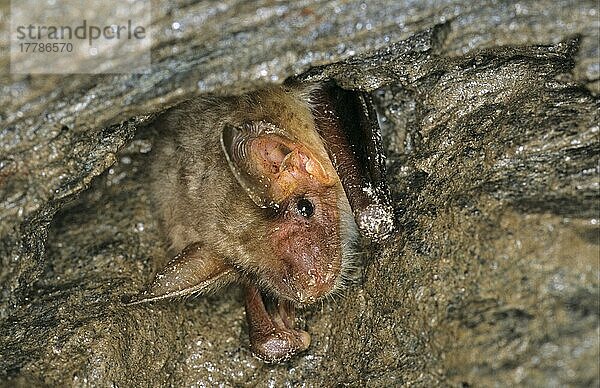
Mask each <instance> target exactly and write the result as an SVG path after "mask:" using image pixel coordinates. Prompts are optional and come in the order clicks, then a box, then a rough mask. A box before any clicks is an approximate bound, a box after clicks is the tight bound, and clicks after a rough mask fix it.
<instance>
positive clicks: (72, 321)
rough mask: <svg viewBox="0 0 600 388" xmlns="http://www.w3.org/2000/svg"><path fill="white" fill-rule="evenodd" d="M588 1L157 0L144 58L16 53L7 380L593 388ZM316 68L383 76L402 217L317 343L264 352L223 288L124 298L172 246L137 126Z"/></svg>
mask: <svg viewBox="0 0 600 388" xmlns="http://www.w3.org/2000/svg"><path fill="white" fill-rule="evenodd" d="M565 10H568V12H567V11H565ZM598 12H599V10H598V8H597V4H596V3H595V2H566V1H563V2H550V1H540V2H535V3H533V2H532V3H512V4H504V3H501V4H498V3H496V2H483V3H477V4H472V5H471V3H468V2H464V1H462V2H461V1H441V2H440V1H435V2H434V1H431V2H422V3H418V4H415V3H414V2H402V1H400V2H396V1H379V2H368V3H361V2H355V1H349V2H342V1H339V2H338V1H333V2H302V3H294V5H292V4H289V5H281V4H279V5H274V4H273V3H271V2H266V1H265V2H253V3H252V4H249V3H248V4H244V3H243V2H239V1H220V2H211V3H204V2H195V1H183V0H181V1H178V2H171V4H170V5H164V4H159V3H158V2H157V3H155V6H154V8H153V17H154V21H155V26H154V28H155V43H154V50H153V67H152V71H151V72H150V73H149V74H142V75H103V76H97V75H95V76H86V75H77V76H75V75H72V76H67V77H59V76H25V77H23V76H14V75H10V74H8V71H7V70H6V72H4V73H3V75H1V76H0V89H1V90H2V92H1V93H0V103H1V105H0V106H2V108H1V110H0V122H1V124H2V125H1V126H0V204H1V206H0V220H1V222H0V258H1V260H2V269H1V270H0V285H1V289H2V297H1V299H0V371H1V374H0V378H1V379H2V381H3V382H4V384H6V385H15V384H18V385H24V386H29V385H53V386H63V385H74V386H87V385H93V386H95V385H102V386H104V385H112V384H115V385H119V386H148V385H162V386H168V385H173V386H189V385H197V386H212V385H219V384H220V385H224V386H234V385H236V386H237V385H259V386H266V385H274V386H292V385H296V384H300V383H304V384H305V385H307V386H332V385H337V384H347V385H351V386H365V385H366V386H397V385H400V384H403V385H418V386H432V385H447V384H451V385H458V386H460V385H465V384H467V385H477V386H492V385H514V384H519V385H526V386H532V385H550V386H561V385H572V386H590V385H592V386H593V385H598V384H599V383H600V378H599V375H598V373H599V371H598V364H597V360H598V355H599V340H598V318H599V308H600V306H599V285H598V275H599V273H600V272H599V270H600V268H599V259H600V258H599V247H598V244H599V231H598V223H599V222H600V214H598V212H599V208H598V203H599V196H598V189H599V178H598V172H599V171H598V155H599V154H600V152H599V151H600V145H599V142H598V136H599V133H598V132H599V128H598V108H599V100H598V97H597V93H598V91H599V89H600V86H599V81H598V79H599V77H598V74H599V73H600V65H599V63H598V54H599V49H598V29H597V19H598ZM8 22H9V19H8V6H7V5H6V4H4V3H3V4H2V5H0V23H4V24H7V23H8ZM174 22H177V23H178V24H174ZM440 23H442V24H440ZM444 23H445V24H444ZM176 25H177V26H178V28H175V26H176ZM434 26H435V27H434ZM2 30H5V29H4V28H3V29H2ZM420 31H424V32H420ZM415 34H417V35H415ZM413 35H414V36H413ZM411 36H413V37H411ZM409 37H411V38H409ZM7 39H8V37H7V36H5V35H2V36H0V46H1V47H2V53H3V54H2V56H1V57H0V66H2V67H3V68H5V69H8V57H7V55H6V54H7V47H8V42H7ZM406 39H407V40H406ZM503 46H504V47H503ZM311 66H312V67H314V68H313V69H312V70H310V71H309V73H306V75H305V76H304V77H307V78H312V79H319V78H322V77H325V76H326V77H331V78H334V79H335V80H336V81H337V82H338V83H339V84H341V85H343V86H345V87H351V88H357V89H361V90H367V91H370V92H372V93H373V95H374V97H375V100H376V103H377V108H378V111H379V114H380V122H381V126H382V130H383V134H384V142H385V144H386V147H387V151H388V175H389V180H390V185H391V188H392V191H393V196H394V203H395V206H396V215H397V220H398V224H399V225H400V226H401V228H399V230H398V232H397V234H396V235H394V236H393V237H392V238H391V239H390V240H389V241H387V242H386V243H385V244H382V245H379V246H369V245H366V244H365V245H364V246H363V250H362V251H363V252H364V255H363V256H362V257H361V259H362V262H363V263H362V266H361V267H362V271H361V273H360V275H361V276H360V281H359V282H357V284H356V285H355V286H354V287H352V288H351V289H350V290H348V292H347V293H346V296H345V297H344V298H340V299H337V300H336V301H335V302H334V303H331V302H327V303H325V304H323V305H322V306H321V305H320V306H315V307H313V308H310V309H307V310H305V311H303V312H302V313H301V314H300V315H301V319H302V320H303V323H304V324H306V325H307V326H308V327H309V330H310V331H311V334H312V336H313V344H312V345H311V348H310V349H309V351H307V352H306V353H304V354H302V355H301V356H299V357H297V358H295V359H293V360H291V361H290V362H289V363H287V364H284V365H278V366H269V365H265V364H263V363H261V362H260V361H258V360H256V359H254V358H253V357H252V356H251V354H250V353H249V350H248V343H247V339H246V329H247V328H246V326H245V322H244V312H243V306H242V302H241V295H240V293H239V291H238V290H236V289H234V288H231V289H229V290H226V291H224V292H222V293H219V294H217V295H212V296H208V297H202V298H197V299H193V300H189V301H172V302H170V303H156V304H151V305H142V306H136V307H127V306H124V305H123V304H122V303H121V297H122V296H123V295H126V294H132V293H135V292H137V291H139V290H140V289H142V288H143V286H144V285H145V284H146V283H147V282H148V281H149V280H150V279H151V278H152V275H153V273H154V271H155V270H157V269H158V268H159V267H160V264H161V263H162V262H163V260H164V247H163V246H162V244H161V242H160V237H159V234H158V230H157V225H156V224H155V222H154V220H153V216H152V209H151V206H150V204H149V201H148V192H147V181H148V175H147V169H146V168H145V166H147V164H148V160H149V158H151V157H152V153H151V149H152V144H153V141H154V140H155V139H156V136H160V134H156V133H152V132H151V131H149V130H147V129H145V127H144V125H145V124H146V123H148V122H149V121H150V120H151V119H152V117H153V116H154V115H155V114H156V113H158V112H160V111H161V110H163V109H165V108H166V107H168V106H171V105H172V104H174V103H176V102H177V101H180V100H182V99H185V98H187V97H189V96H191V95H195V94H201V93H208V92H218V93H225V94H227V93H240V92H242V91H244V90H248V89H251V88H255V87H260V86H262V85H265V84H266V83H269V82H282V81H283V80H284V79H285V78H287V77H289V76H293V75H295V74H299V73H302V72H305V71H307V70H309V68H311Z"/></svg>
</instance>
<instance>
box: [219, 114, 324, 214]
mask: <svg viewBox="0 0 600 388" xmlns="http://www.w3.org/2000/svg"><path fill="white" fill-rule="evenodd" d="M221 145H222V147H223V151H224V152H225V156H226V157H227V162H228V164H229V167H230V168H231V171H232V172H233V175H234V176H235V177H236V179H237V181H238V182H239V183H240V185H241V186H242V187H243V188H244V190H245V191H246V193H247V194H248V196H249V197H250V198H251V199H252V201H254V203H255V204H256V205H258V206H259V207H262V208H267V207H270V208H274V209H277V208H279V206H280V205H281V203H282V202H284V201H285V200H287V199H288V198H290V196H292V195H293V194H294V193H298V192H299V191H301V190H302V189H303V187H305V186H306V185H310V184H319V185H326V186H331V185H333V184H334V183H335V180H334V177H332V176H331V174H328V173H327V172H326V170H325V168H324V167H323V164H322V163H321V161H320V160H319V159H317V157H316V155H315V154H314V153H313V152H311V151H310V150H309V149H308V148H307V147H306V146H304V145H302V144H301V143H300V142H298V141H295V140H293V139H290V138H288V137H287V136H286V135H285V134H284V133H283V131H282V130H280V129H278V128H277V127H275V126H274V125H272V124H269V123H265V122H258V123H249V124H246V125H243V126H241V127H233V126H225V128H224V129H223V133H222V136H221Z"/></svg>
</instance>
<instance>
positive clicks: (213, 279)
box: [126, 243, 236, 304]
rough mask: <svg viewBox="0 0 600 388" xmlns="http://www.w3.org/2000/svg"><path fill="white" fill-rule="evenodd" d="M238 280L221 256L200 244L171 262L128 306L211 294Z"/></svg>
mask: <svg viewBox="0 0 600 388" xmlns="http://www.w3.org/2000/svg"><path fill="white" fill-rule="evenodd" d="M235 276H236V275H235V272H234V270H233V268H232V267H231V266H230V265H229V264H227V263H225V261H223V260H222V259H220V258H219V256H218V255H215V254H213V253H212V251H211V250H210V249H208V248H206V247H205V246H203V245H202V244H200V243H193V244H190V245H189V246H187V247H186V248H185V249H184V250H183V251H181V252H180V253H179V254H178V255H177V256H175V257H174V258H173V259H172V260H171V261H169V263H168V264H167V266H166V267H165V268H163V270H162V271H160V272H159V273H158V274H157V275H156V277H155V279H154V282H152V285H151V286H150V287H149V288H148V289H147V290H146V291H145V292H143V293H142V294H140V295H138V296H136V297H134V298H133V299H129V300H127V301H126V303H127V304H139V303H145V302H152V301H155V300H160V299H167V298H174V297H178V296H186V295H191V294H200V293H207V292H210V291H212V290H216V289H217V288H220V287H222V286H223V285H225V284H227V283H229V282H231V281H232V280H233V279H234V278H235Z"/></svg>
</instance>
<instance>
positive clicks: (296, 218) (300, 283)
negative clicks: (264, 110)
mask: <svg viewBox="0 0 600 388" xmlns="http://www.w3.org/2000/svg"><path fill="white" fill-rule="evenodd" d="M291 137H292V136H290V134H289V131H286V130H283V129H281V128H278V127H276V126H274V125H273V124H270V123H265V122H257V123H256V122H255V123H248V124H247V125H245V126H243V127H241V128H232V127H230V128H228V129H226V130H225V131H224V135H223V148H224V150H225V153H226V155H227V159H228V162H229V164H230V167H231V169H232V172H233V173H234V175H235V176H236V178H237V180H238V182H239V183H240V185H241V186H242V187H243V188H244V191H245V192H246V193H247V194H248V196H249V197H250V198H251V199H252V200H253V202H254V206H258V207H261V208H264V209H265V210H264V214H265V222H264V223H262V224H263V225H266V229H265V230H264V231H258V232H257V234H256V235H255V238H256V239H257V240H259V241H260V244H259V245H258V250H257V251H255V252H253V254H250V255H249V257H250V262H246V263H245V265H246V267H247V268H244V269H245V270H247V271H248V272H250V273H252V274H253V275H254V276H256V278H257V279H256V280H258V283H259V284H260V285H261V286H262V287H263V288H266V289H267V290H269V291H271V292H272V293H273V294H275V295H276V296H278V297H280V298H284V299H288V300H291V301H293V302H295V303H298V304H308V303H312V302H314V301H316V300H317V299H319V298H321V297H323V296H325V295H327V294H328V293H329V292H331V291H332V290H333V289H334V288H335V287H336V285H337V284H339V281H340V272H341V270H342V263H343V260H344V253H345V252H347V251H348V249H349V246H350V245H351V239H352V238H351V233H350V232H349V226H348V225H347V224H348V223H350V224H351V223H353V221H352V213H351V211H350V207H349V205H348V201H347V199H346V197H345V193H344V190H343V188H342V186H341V184H340V181H339V178H338V176H337V174H336V172H335V170H334V169H333V166H332V165H331V162H330V161H329V158H328V157H326V156H324V155H323V154H322V153H319V152H317V151H315V150H311V148H310V146H309V145H308V144H306V143H305V142H303V141H301V140H299V139H293V138H291ZM253 245H254V244H253ZM255 246H256V245H255Z"/></svg>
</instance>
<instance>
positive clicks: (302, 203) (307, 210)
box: [296, 198, 315, 218]
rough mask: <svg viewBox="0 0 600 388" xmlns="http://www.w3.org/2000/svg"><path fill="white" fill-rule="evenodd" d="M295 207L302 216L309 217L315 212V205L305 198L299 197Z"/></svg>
mask: <svg viewBox="0 0 600 388" xmlns="http://www.w3.org/2000/svg"><path fill="white" fill-rule="evenodd" d="M296 209H298V214H300V215H301V216H302V217H304V218H309V217H310V216H312V215H313V214H314V212H315V205H313V203H312V202H310V201H309V200H308V199H306V198H301V199H300V200H299V201H298V204H296Z"/></svg>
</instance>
